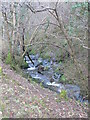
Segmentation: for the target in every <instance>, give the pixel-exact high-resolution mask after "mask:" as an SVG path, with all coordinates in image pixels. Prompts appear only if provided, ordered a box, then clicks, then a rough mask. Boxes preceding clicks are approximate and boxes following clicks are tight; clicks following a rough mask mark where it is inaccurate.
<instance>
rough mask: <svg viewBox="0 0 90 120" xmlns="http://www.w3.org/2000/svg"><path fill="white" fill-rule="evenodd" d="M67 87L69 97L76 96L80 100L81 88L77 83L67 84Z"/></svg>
mask: <svg viewBox="0 0 90 120" xmlns="http://www.w3.org/2000/svg"><path fill="white" fill-rule="evenodd" d="M65 89H66V90H67V94H68V97H70V98H75V99H77V100H78V98H79V96H80V88H79V87H78V86H76V85H70V84H67V85H65Z"/></svg>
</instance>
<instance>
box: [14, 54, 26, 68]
mask: <svg viewBox="0 0 90 120" xmlns="http://www.w3.org/2000/svg"><path fill="white" fill-rule="evenodd" d="M15 62H16V64H18V66H19V67H20V68H22V69H26V68H28V63H26V62H25V60H24V59H23V57H20V56H15Z"/></svg>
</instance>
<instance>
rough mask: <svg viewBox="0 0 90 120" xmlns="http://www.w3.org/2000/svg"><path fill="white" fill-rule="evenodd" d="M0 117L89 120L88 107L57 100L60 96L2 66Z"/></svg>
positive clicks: (73, 102) (71, 101) (83, 104)
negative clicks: (77, 119)
mask: <svg viewBox="0 0 90 120" xmlns="http://www.w3.org/2000/svg"><path fill="white" fill-rule="evenodd" d="M2 68H3V76H2V79H0V92H2V94H0V116H1V117H4V118H11V117H12V118H88V115H87V111H88V105H87V104H85V103H80V102H78V101H76V100H72V99H69V100H67V101H66V100H61V101H60V102H57V101H58V99H59V98H58V95H57V94H56V93H55V92H53V91H50V90H49V89H46V88H42V87H41V86H40V85H39V84H37V83H34V82H33V83H32V82H31V83H30V82H28V80H27V79H26V78H23V77H22V76H21V75H19V74H17V73H16V72H15V71H13V70H12V69H10V67H9V66H7V65H5V64H4V63H2Z"/></svg>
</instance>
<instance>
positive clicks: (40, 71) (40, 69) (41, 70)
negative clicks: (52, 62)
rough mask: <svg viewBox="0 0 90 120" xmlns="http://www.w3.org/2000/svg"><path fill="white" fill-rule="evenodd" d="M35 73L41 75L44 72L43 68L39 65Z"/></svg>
mask: <svg viewBox="0 0 90 120" xmlns="http://www.w3.org/2000/svg"><path fill="white" fill-rule="evenodd" d="M37 71H38V73H40V74H43V73H42V72H43V71H44V66H43V65H39V66H38V70H37Z"/></svg>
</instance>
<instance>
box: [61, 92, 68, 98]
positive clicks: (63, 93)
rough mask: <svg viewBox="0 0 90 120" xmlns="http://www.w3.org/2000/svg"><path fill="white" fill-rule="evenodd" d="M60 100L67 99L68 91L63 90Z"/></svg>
mask: <svg viewBox="0 0 90 120" xmlns="http://www.w3.org/2000/svg"><path fill="white" fill-rule="evenodd" d="M60 98H64V99H67V91H66V90H61V92H60Z"/></svg>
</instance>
